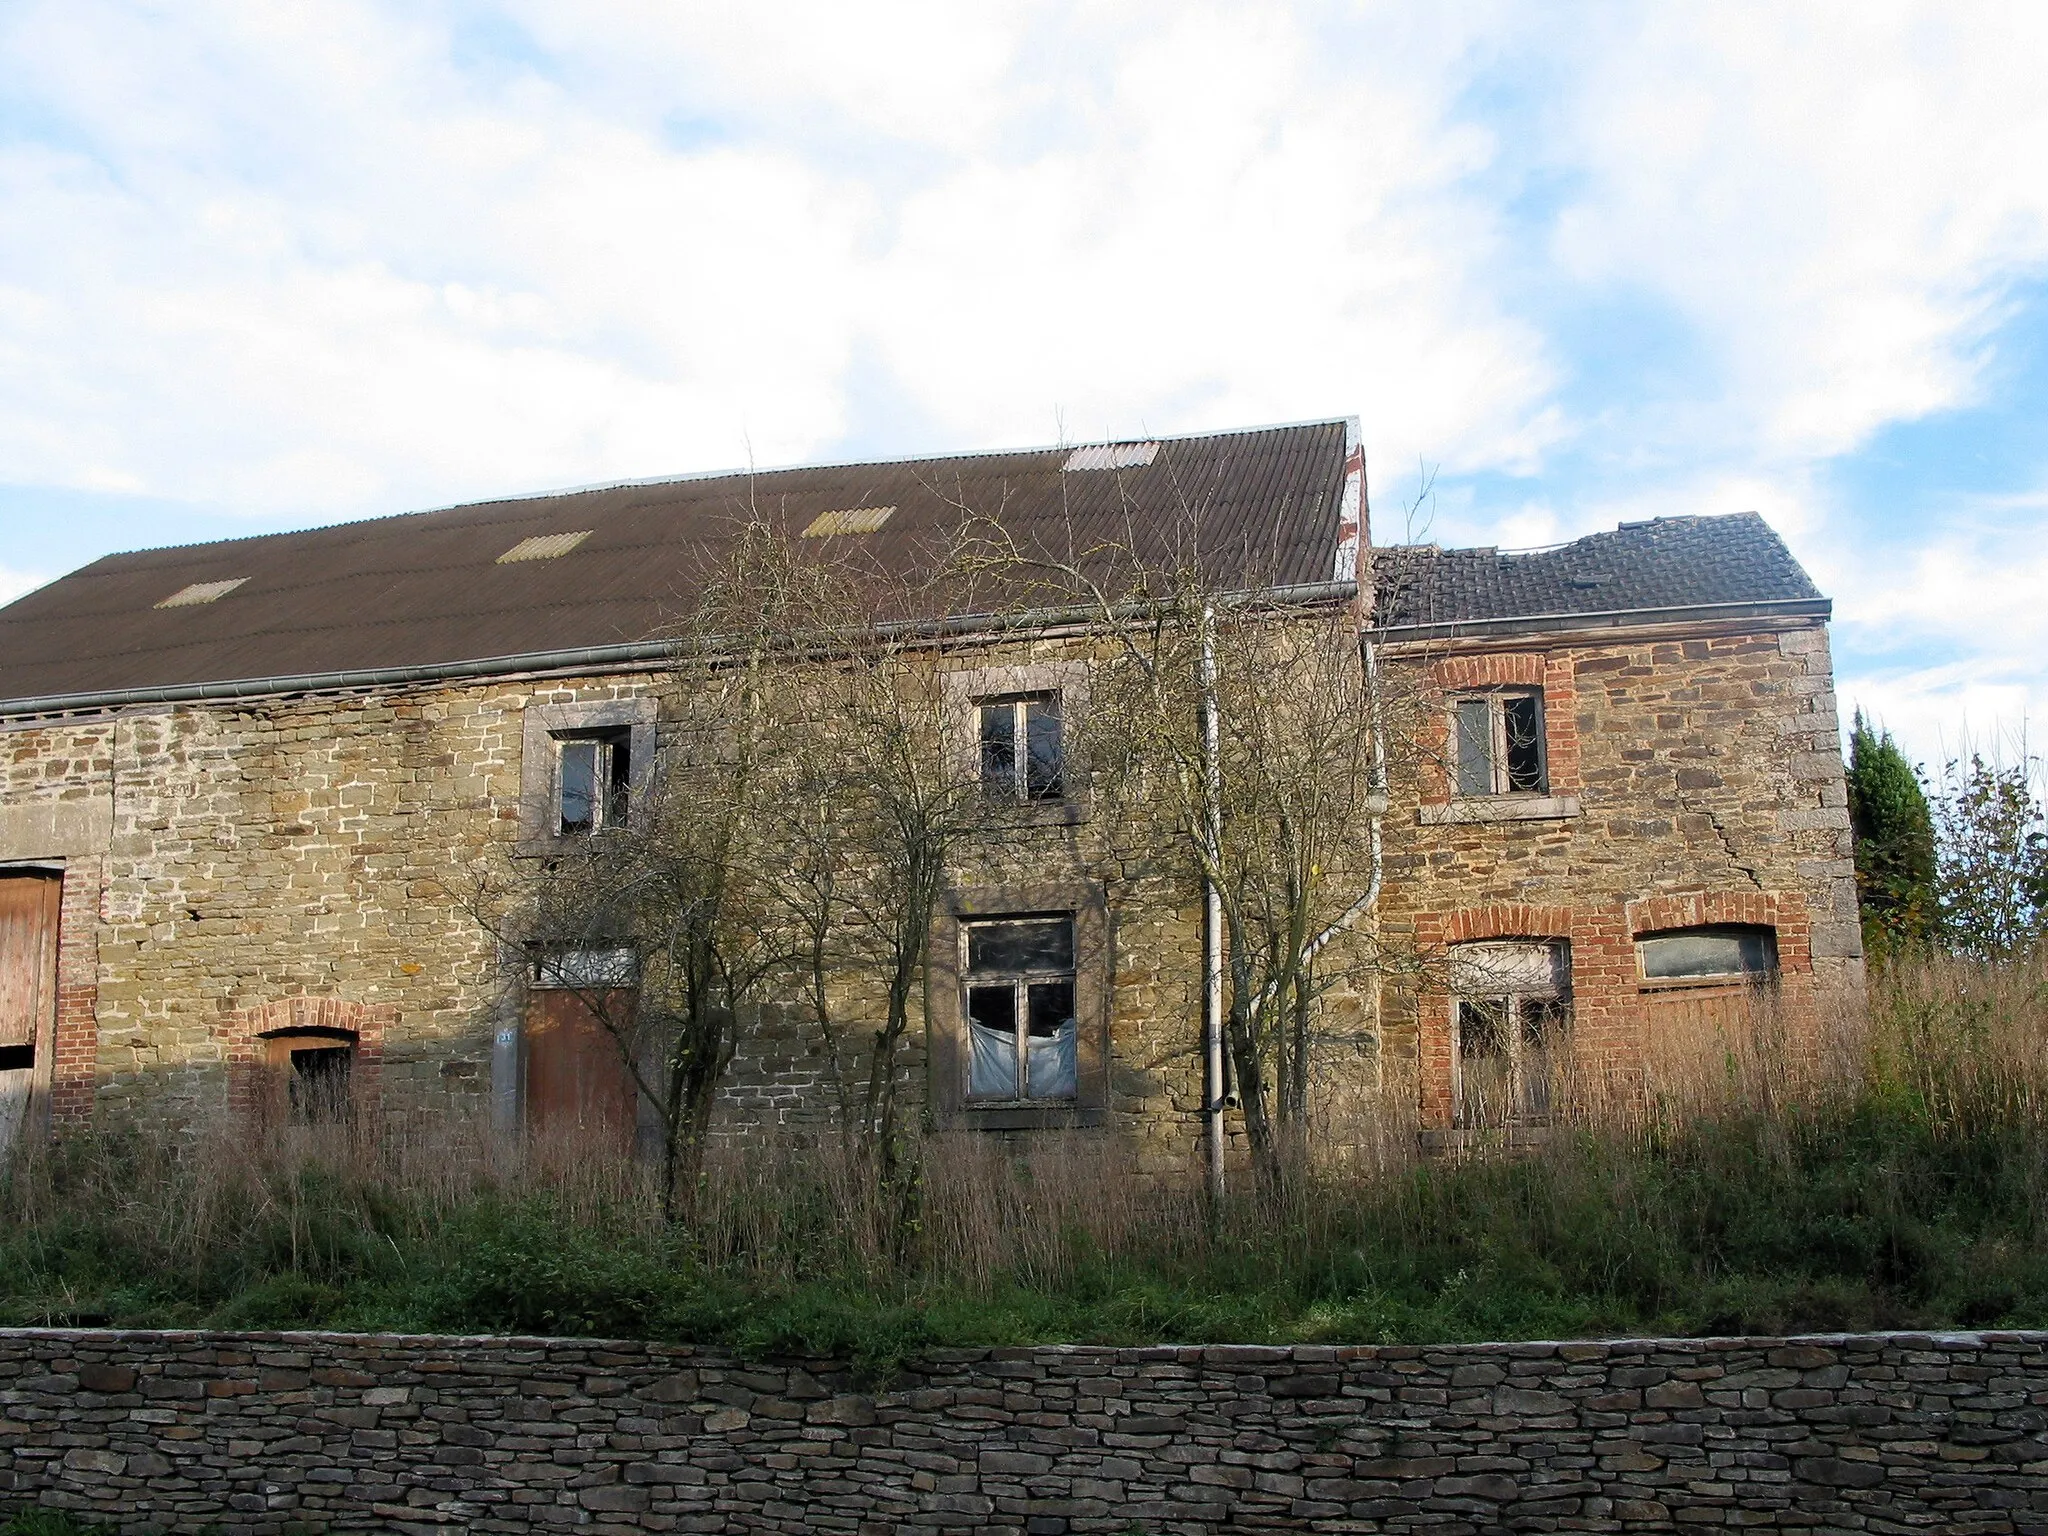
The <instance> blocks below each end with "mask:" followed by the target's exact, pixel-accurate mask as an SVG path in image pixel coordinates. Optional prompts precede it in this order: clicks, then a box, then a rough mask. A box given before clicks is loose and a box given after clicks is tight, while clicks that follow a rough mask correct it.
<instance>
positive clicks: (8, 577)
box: [0, 565, 50, 603]
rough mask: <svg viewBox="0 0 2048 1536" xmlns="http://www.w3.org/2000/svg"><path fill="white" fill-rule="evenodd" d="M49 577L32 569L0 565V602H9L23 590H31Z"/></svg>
mask: <svg viewBox="0 0 2048 1536" xmlns="http://www.w3.org/2000/svg"><path fill="white" fill-rule="evenodd" d="M49 579H50V578H49V577H48V576H47V575H43V574H39V573H37V572H34V571H17V570H13V569H11V568H10V567H8V566H4V565H0V603H11V602H13V601H14V600H15V599H16V598H17V597H20V596H21V595H22V594H23V593H24V592H33V591H35V589H36V588H37V587H40V586H41V585H42V584H43V583H44V582H46V581H48V580H49Z"/></svg>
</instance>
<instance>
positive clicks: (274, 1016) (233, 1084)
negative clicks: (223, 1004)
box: [215, 996, 398, 1116]
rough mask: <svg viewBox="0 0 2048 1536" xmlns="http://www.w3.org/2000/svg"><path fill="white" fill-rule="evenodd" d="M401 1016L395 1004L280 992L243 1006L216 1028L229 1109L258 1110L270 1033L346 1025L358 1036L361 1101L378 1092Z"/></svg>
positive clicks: (240, 1112) (370, 1099)
mask: <svg viewBox="0 0 2048 1536" xmlns="http://www.w3.org/2000/svg"><path fill="white" fill-rule="evenodd" d="M397 1019H398V1009H397V1008H396V1007H395V1006H394V1005H392V1004H390V1003H358V1002H352V1001H350V1000H349V999H347V998H340V997H303V996H301V997H280V998H275V999H273V1000H272V1001H270V1002H267V1003H256V1004H252V1005H251V1006H249V1007H245V1008H237V1009H236V1010H235V1011H234V1012H233V1013H230V1014H229V1015H228V1016H227V1017H226V1018H225V1019H223V1020H222V1021H221V1024H220V1027H219V1029H218V1030H216V1031H215V1033H216V1035H217V1037H218V1038H219V1040H220V1042H221V1046H222V1050H223V1052H224V1053H225V1055H226V1058H227V1068H228V1109H229V1110H230V1112H232V1113H234V1114H236V1115H239V1116H249V1115H253V1114H254V1113H255V1112H256V1110H257V1108H258V1106H259V1104H260V1102H261V1088H260V1075H259V1074H260V1072H261V1069H262V1067H263V1040H264V1037H265V1036H268V1035H276V1034H283V1033H287V1032H290V1031H293V1030H302V1029H307V1030H310V1029H336V1030H346V1031H347V1032H348V1033H350V1034H352V1035H354V1036H355V1039H356V1059H355V1069H354V1072H355V1083H356V1093H357V1095H358V1097H359V1101H360V1103H362V1104H363V1105H366V1106H367V1105H368V1104H370V1103H372V1102H373V1101H374V1100H375V1097H376V1093H377V1081H378V1076H379V1072H378V1069H379V1068H380V1067H381V1066H382V1065H383V1060H384V1034H385V1031H386V1029H387V1028H389V1026H390V1025H392V1024H393V1023H395V1022H396V1021H397Z"/></svg>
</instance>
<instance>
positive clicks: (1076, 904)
mask: <svg viewBox="0 0 2048 1536" xmlns="http://www.w3.org/2000/svg"><path fill="white" fill-rule="evenodd" d="M1063 915H1071V917H1072V919H1073V924H1074V928H1073V934H1074V969H1073V984H1074V1020H1075V1038H1074V1095H1073V1097H1072V1098H1061V1099H984V1098H971V1097H970V1096H969V1095H968V1092H967V1087H968V1069H969V1065H970V1063H969V1049H970V1043H969V1037H968V1033H967V1031H968V1027H969V1024H968V1018H967V990H966V987H967V977H968V972H967V967H966V961H967V952H966V933H965V930H966V929H967V927H968V926H969V925H970V924H972V923H973V922H974V921H976V920H977V919H989V918H1032V917H1058V916H1063ZM929 942H930V946H931V948H930V951H929V952H930V955H931V965H930V972H931V975H930V979H929V985H928V986H927V989H926V1007H927V1023H928V1026H929V1028H928V1033H927V1037H926V1038H927V1041H928V1059H927V1065H926V1071H927V1073H928V1083H929V1102H930V1104H931V1108H932V1118H933V1121H934V1123H935V1125H937V1126H938V1128H940V1129H942V1130H961V1129H973V1130H995V1131H1001V1130H1034V1129H1054V1128H1059V1127H1069V1126H1099V1125H1102V1124H1105V1123H1106V1122H1107V1118H1108V1106H1109V1059H1110V1039H1109V1035H1110V995H1111V993H1110V978H1111V977H1112V976H1114V975H1115V954H1114V941H1113V937H1112V925H1111V923H1110V920H1109V908H1108V903H1107V901H1106V900H1105V897H1104V894H1103V889H1102V887H1101V885H1099V884H1097V883H1094V882H1091V881H1071V882H1047V883H1044V884H1018V885H1008V886H987V887H974V888H959V887H954V888H949V889H948V890H946V891H944V892H942V893H941V898H940V902H939V910H938V911H937V913H935V914H934V916H933V919H932V931H931V935H930V939H929Z"/></svg>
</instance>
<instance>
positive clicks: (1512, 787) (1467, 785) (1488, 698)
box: [1451, 690, 1548, 796]
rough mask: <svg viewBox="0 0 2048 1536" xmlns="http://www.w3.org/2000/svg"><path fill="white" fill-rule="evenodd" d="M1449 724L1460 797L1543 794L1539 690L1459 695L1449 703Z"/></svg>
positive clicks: (1544, 776) (1544, 777) (1545, 779)
mask: <svg viewBox="0 0 2048 1536" xmlns="http://www.w3.org/2000/svg"><path fill="white" fill-rule="evenodd" d="M1451 720H1452V732H1451V734H1452V738H1453V741H1452V745H1453V748H1454V750H1455V766H1456V770H1457V785H1458V793H1459V794H1460V795H1466V796H1473V795H1522V794H1532V795H1540V794H1543V793H1545V792H1546V791H1547V789H1548V772H1547V770H1546V768H1545V765H1544V760H1543V695H1542V694H1541V693H1540V692H1537V691H1534V690H1527V691H1522V692H1500V693H1472V694H1465V695H1462V696H1460V697H1458V698H1455V699H1453V700H1452V701H1451Z"/></svg>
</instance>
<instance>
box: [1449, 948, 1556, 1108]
mask: <svg viewBox="0 0 2048 1536" xmlns="http://www.w3.org/2000/svg"><path fill="white" fill-rule="evenodd" d="M1451 985H1452V989H1453V991H1454V993H1455V994H1456V996H1455V1001H1454V1007H1455V1009H1456V1014H1455V1017H1454V1019H1453V1021H1452V1022H1453V1026H1454V1029H1455V1033H1456V1036H1457V1040H1456V1046H1457V1074H1458V1075H1457V1082H1456V1085H1455V1093H1456V1101H1457V1115H1458V1124H1459V1125H1461V1126H1475V1127H1484V1126H1503V1125H1513V1124H1527V1123H1530V1122H1533V1121H1540V1120H1542V1119H1544V1118H1545V1117H1547V1116H1548V1115H1549V1114H1550V1110H1551V1103H1552V1099H1553V1098H1554V1093H1553V1087H1554V1080H1555V1074H1556V1072H1557V1069H1558V1067H1559V1066H1560V1065H1561V1063H1562V1057H1563V1045H1564V1034H1565V1029H1566V1026H1567V1024H1568V1023H1569V1021H1570V1017H1571V950H1570V946H1568V945H1566V944H1563V943H1527V942H1513V943H1502V942H1489V943H1482V944H1460V945H1457V946H1456V947H1455V948H1453V949H1452V951H1451Z"/></svg>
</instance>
